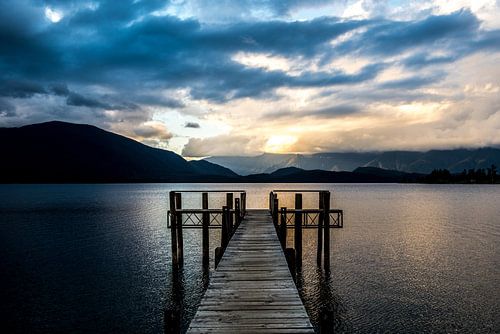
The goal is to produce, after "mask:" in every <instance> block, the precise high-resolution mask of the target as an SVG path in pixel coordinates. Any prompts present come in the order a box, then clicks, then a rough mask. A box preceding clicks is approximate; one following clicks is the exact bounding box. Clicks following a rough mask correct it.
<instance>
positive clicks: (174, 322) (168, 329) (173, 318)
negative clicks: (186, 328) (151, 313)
mask: <svg viewBox="0 0 500 334" xmlns="http://www.w3.org/2000/svg"><path fill="white" fill-rule="evenodd" d="M163 316H164V323H163V326H164V330H163V331H164V332H165V334H179V333H180V332H181V317H180V312H179V310H170V309H166V310H165V312H164V314H163Z"/></svg>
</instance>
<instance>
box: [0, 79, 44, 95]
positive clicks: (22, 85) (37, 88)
mask: <svg viewBox="0 0 500 334" xmlns="http://www.w3.org/2000/svg"><path fill="white" fill-rule="evenodd" d="M46 93H47V91H46V90H45V88H44V87H43V86H42V85H40V84H38V83H35V82H33V81H27V80H5V81H0V96H9V97H16V98H28V97H32V96H33V95H35V94H46Z"/></svg>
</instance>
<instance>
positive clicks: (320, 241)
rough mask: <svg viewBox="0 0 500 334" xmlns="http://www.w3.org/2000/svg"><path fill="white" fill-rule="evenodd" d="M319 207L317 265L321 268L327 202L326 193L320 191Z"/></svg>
mask: <svg viewBox="0 0 500 334" xmlns="http://www.w3.org/2000/svg"><path fill="white" fill-rule="evenodd" d="M318 201H319V203H318V207H319V213H318V241H317V244H316V246H317V248H316V264H317V265H318V267H319V266H321V252H322V249H323V220H324V215H325V212H324V201H325V192H324V191H320V192H319V198H318Z"/></svg>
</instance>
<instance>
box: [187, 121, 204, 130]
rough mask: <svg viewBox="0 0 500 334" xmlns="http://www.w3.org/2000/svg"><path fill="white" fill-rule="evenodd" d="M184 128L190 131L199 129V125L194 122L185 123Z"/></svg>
mask: <svg viewBox="0 0 500 334" xmlns="http://www.w3.org/2000/svg"><path fill="white" fill-rule="evenodd" d="M184 127H186V128H191V129H199V128H200V124H199V123H196V122H187V123H186V125H185V126H184Z"/></svg>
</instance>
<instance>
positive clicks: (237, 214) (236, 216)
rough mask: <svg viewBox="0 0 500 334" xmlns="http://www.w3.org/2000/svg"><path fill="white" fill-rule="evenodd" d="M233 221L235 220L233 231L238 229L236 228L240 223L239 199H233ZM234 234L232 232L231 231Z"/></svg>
mask: <svg viewBox="0 0 500 334" xmlns="http://www.w3.org/2000/svg"><path fill="white" fill-rule="evenodd" d="M234 219H235V220H236V221H235V224H236V225H235V230H236V229H237V228H238V226H240V222H241V208H240V199H239V198H235V199H234ZM233 233H234V231H233Z"/></svg>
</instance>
